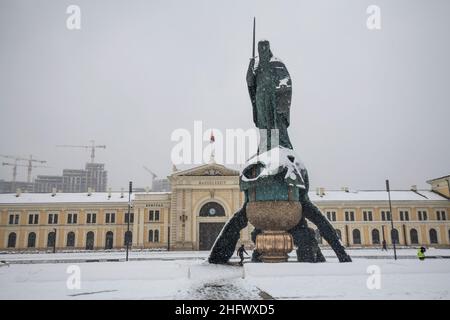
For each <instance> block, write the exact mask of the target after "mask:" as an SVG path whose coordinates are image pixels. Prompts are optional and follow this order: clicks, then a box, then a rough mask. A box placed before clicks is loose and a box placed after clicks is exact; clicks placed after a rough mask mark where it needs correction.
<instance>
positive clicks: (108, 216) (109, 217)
mask: <svg viewBox="0 0 450 320" xmlns="http://www.w3.org/2000/svg"><path fill="white" fill-rule="evenodd" d="M105 222H106V223H115V222H116V214H115V213H107V214H106V219H105Z"/></svg>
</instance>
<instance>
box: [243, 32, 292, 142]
mask: <svg viewBox="0 0 450 320" xmlns="http://www.w3.org/2000/svg"><path fill="white" fill-rule="evenodd" d="M258 54H259V57H258V59H257V60H256V58H255V57H253V58H251V59H250V64H249V66H248V71H247V86H248V91H249V93H250V100H251V102H252V106H253V122H254V123H255V125H256V127H257V128H258V129H260V130H267V131H266V132H267V143H268V144H267V150H270V149H271V146H270V141H271V136H270V135H271V129H278V134H279V145H280V146H282V147H285V148H289V149H292V144H291V141H290V140H289V135H288V132H287V128H288V127H289V109H290V107H291V97H292V80H291V76H290V75H289V72H288V70H287V68H286V66H285V65H284V63H283V62H281V61H280V60H278V59H277V58H275V57H274V56H273V54H272V52H271V51H270V44H269V41H267V40H263V41H259V42H258ZM262 141H263V142H266V141H265V139H263V140H262ZM260 146H261V145H260Z"/></svg>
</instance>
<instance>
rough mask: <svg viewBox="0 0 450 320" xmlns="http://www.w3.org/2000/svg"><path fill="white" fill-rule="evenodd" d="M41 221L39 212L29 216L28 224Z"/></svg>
mask: <svg viewBox="0 0 450 320" xmlns="http://www.w3.org/2000/svg"><path fill="white" fill-rule="evenodd" d="M38 223H39V214H30V215H29V216H28V224H38Z"/></svg>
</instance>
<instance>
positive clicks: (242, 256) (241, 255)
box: [237, 245, 248, 266]
mask: <svg viewBox="0 0 450 320" xmlns="http://www.w3.org/2000/svg"><path fill="white" fill-rule="evenodd" d="M244 253H245V254H246V255H248V253H247V251H245V248H244V245H241V246H240V247H239V249H237V255H238V256H239V258H241V261H239V265H241V266H242V265H243V261H244Z"/></svg>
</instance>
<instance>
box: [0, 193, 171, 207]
mask: <svg viewBox="0 0 450 320" xmlns="http://www.w3.org/2000/svg"><path fill="white" fill-rule="evenodd" d="M141 194H142V195H165V194H170V192H138V193H132V194H131V200H134V198H135V195H141ZM29 203H128V193H126V192H124V193H122V192H111V193H109V192H92V193H91V194H90V195H88V193H56V194H54V195H53V194H52V193H21V194H20V195H19V196H18V197H17V195H16V193H5V194H0V205H4V204H29Z"/></svg>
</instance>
